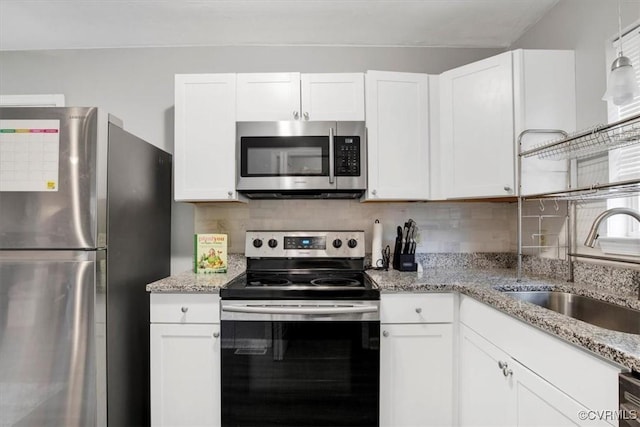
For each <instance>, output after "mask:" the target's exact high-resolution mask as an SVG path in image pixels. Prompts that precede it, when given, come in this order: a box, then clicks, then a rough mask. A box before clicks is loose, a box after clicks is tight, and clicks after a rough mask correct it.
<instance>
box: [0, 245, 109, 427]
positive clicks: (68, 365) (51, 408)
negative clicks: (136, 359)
mask: <svg viewBox="0 0 640 427" xmlns="http://www.w3.org/2000/svg"><path fill="white" fill-rule="evenodd" d="M104 258H105V257H104V251H82V252H80V251H78V252H68V251H15V252H11V251H0V396H2V397H1V398H0V425H3V426H5V425H10V426H36V425H37V426H45V425H48V426H68V427H80V426H83V427H84V426H89V425H104V421H105V413H106V412H105V411H106V409H105V406H106V401H105V381H106V377H105V372H104V371H105V370H104V366H105V361H104V357H98V353H97V349H99V348H102V349H104V347H105V339H104V322H105V319H104V308H101V309H100V308H98V309H96V301H104V281H103V279H104V274H103V273H104V269H103V267H104ZM96 293H97V295H96Z"/></svg>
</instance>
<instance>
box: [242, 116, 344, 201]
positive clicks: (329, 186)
mask: <svg viewBox="0 0 640 427" xmlns="http://www.w3.org/2000/svg"><path fill="white" fill-rule="evenodd" d="M336 127H337V123H336V122H238V123H237V149H238V156H237V158H238V159H239V164H238V179H237V189H238V190H245V191H246V190H252V191H256V190H335V189H336V179H335V165H334V160H335V159H334V152H333V148H334V142H333V139H334V135H335V133H336Z"/></svg>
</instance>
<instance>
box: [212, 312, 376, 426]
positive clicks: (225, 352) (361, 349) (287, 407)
mask: <svg viewBox="0 0 640 427" xmlns="http://www.w3.org/2000/svg"><path fill="white" fill-rule="evenodd" d="M379 331H380V322H332V321H318V322H245V321H222V334H221V335H222V343H221V344H222V425H223V426H258V425H259V426H279V427H282V426H337V425H340V426H377V425H378V412H379V404H378V398H379V370H380V351H379V341H380V332H379Z"/></svg>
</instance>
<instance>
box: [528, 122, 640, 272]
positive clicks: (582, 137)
mask: <svg viewBox="0 0 640 427" xmlns="http://www.w3.org/2000/svg"><path fill="white" fill-rule="evenodd" d="M529 134H549V135H560V138H556V139H553V140H551V141H549V142H546V143H543V144H539V145H537V146H535V147H534V148H531V149H527V150H522V140H523V138H524V137H525V136H526V135H529ZM638 143H640V114H637V115H634V116H631V117H629V118H626V119H623V120H619V121H617V122H614V123H610V124H607V125H598V126H594V127H592V128H589V129H586V130H583V131H579V132H574V133H567V132H565V131H563V130H560V129H527V130H524V131H523V132H521V133H520V135H519V136H518V158H517V168H518V174H517V177H518V182H517V184H518V187H519V189H520V190H522V185H521V184H522V159H523V158H530V157H534V156H536V157H537V158H539V159H542V160H565V161H567V188H566V189H564V190H561V191H552V192H548V193H540V194H534V195H527V196H522V195H521V192H519V196H518V224H517V227H518V280H520V279H521V276H522V256H523V250H524V249H528V248H532V247H533V248H536V247H537V248H539V249H540V250H542V249H545V248H546V249H549V248H552V247H551V246H548V245H546V244H545V245H543V244H542V242H541V241H540V240H539V241H538V245H533V246H532V245H524V244H523V230H522V223H523V220H525V219H527V218H533V217H535V215H533V216H531V215H529V216H527V215H523V204H524V202H525V200H536V199H537V200H540V202H541V203H542V201H543V200H545V199H551V200H553V201H554V202H555V203H557V202H558V201H567V203H568V205H567V211H566V213H567V224H566V225H567V226H566V233H567V236H566V239H567V240H566V242H567V243H566V246H561V245H560V244H558V245H556V246H555V248H556V249H558V250H560V249H561V248H563V249H566V255H567V259H568V262H569V274H568V276H569V277H568V280H569V281H573V260H574V258H575V257H582V258H591V259H600V260H607V261H615V262H623V263H631V264H640V261H638V260H629V259H626V258H618V257H609V256H599V255H587V254H579V253H577V251H576V247H577V245H576V238H575V236H576V203H579V202H584V201H593V200H606V199H611V198H616V197H629V196H635V195H638V194H640V179H633V180H628V181H621V182H614V183H604V184H600V183H595V184H592V185H590V186H588V187H580V188H574V187H573V186H572V182H571V180H572V179H571V177H572V173H571V170H572V167H575V163H576V162H575V161H577V160H578V159H584V158H587V157H591V156H596V155H598V154H602V153H604V152H607V151H609V150H612V149H616V148H623V147H627V146H631V145H635V144H638ZM542 206H543V209H542V210H544V205H542ZM538 216H539V221H540V223H541V221H542V220H543V218H544V215H542V214H540V215H538ZM538 233H539V235H540V236H543V235H544V233H543V232H542V226H539V231H538ZM534 236H535V233H534ZM541 238H542V237H541ZM558 241H559V238H558ZM545 243H546V242H545Z"/></svg>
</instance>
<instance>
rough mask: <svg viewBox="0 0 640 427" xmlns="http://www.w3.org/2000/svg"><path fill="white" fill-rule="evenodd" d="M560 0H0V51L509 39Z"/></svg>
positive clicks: (481, 43)
mask: <svg viewBox="0 0 640 427" xmlns="http://www.w3.org/2000/svg"><path fill="white" fill-rule="evenodd" d="M558 1H559V0H342V1H338V0H129V1H122V0H0V50H33V49H77V48H80V49H83V48H117V47H151V46H242V45H245V46H246V45H288V46H290V45H327V46H330V45H339V46H419V47H425V46H432V47H433V46H438V47H491V48H502V47H509V46H510V45H511V44H512V43H513V42H514V41H516V40H517V39H518V38H519V37H520V36H521V35H522V34H523V33H524V32H526V31H527V29H529V28H530V27H531V26H532V25H534V24H535V23H536V22H537V21H538V20H539V19H540V18H541V17H542V16H544V15H545V14H546V13H547V12H549V11H550V10H551V9H552V8H553V7H554V6H555V5H556V4H557V3H558Z"/></svg>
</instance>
